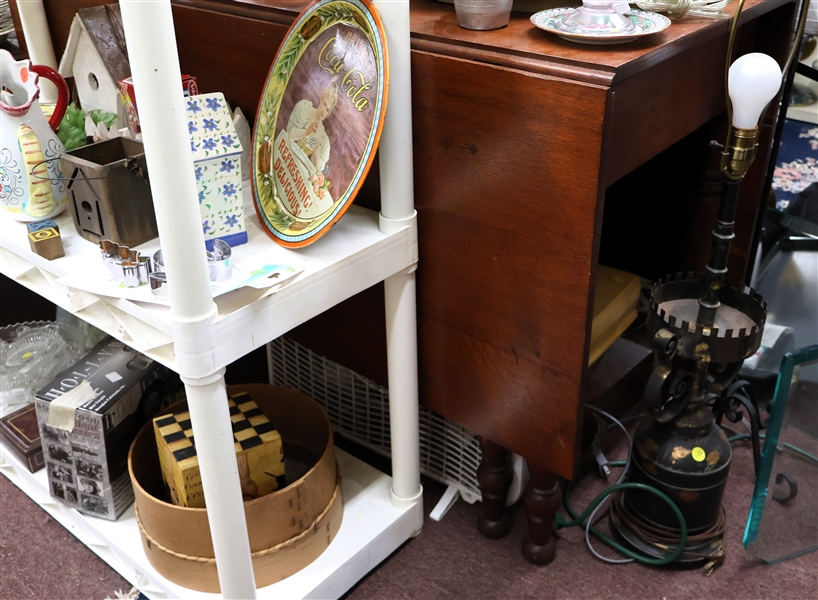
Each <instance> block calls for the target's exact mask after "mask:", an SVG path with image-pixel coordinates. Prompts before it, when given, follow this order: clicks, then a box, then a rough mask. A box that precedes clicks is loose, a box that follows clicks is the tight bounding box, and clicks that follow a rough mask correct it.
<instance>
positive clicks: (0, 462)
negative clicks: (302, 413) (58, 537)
mask: <svg viewBox="0 0 818 600" xmlns="http://www.w3.org/2000/svg"><path fill="white" fill-rule="evenodd" d="M335 453H336V457H337V458H338V464H339V466H340V468H341V477H342V491H343V497H344V521H343V523H342V525H341V529H340V530H339V531H338V535H337V536H336V537H335V539H334V540H333V541H332V543H331V544H330V546H329V548H327V550H326V551H324V553H323V554H321V556H320V557H318V559H317V560H315V561H314V562H312V563H311V564H310V565H308V566H307V567H305V568H304V569H302V570H301V571H299V572H298V573H296V574H295V575H293V576H292V577H288V578H287V579H284V580H283V581H280V582H278V583H276V584H273V585H269V586H267V587H264V588H260V589H259V590H258V598H276V599H282V598H287V599H290V598H293V599H294V598H337V597H339V596H341V595H342V594H344V593H345V592H346V591H347V590H349V589H350V588H351V587H352V586H353V585H355V583H356V582H357V581H358V580H359V579H360V578H361V577H363V576H364V575H366V573H368V572H369V571H370V570H371V569H372V568H374V567H375V566H376V565H378V564H379V563H380V562H381V561H383V560H385V559H386V558H387V557H388V556H389V555H390V554H391V553H392V552H394V551H395V550H396V549H397V548H398V547H399V546H400V545H401V544H402V543H403V542H405V541H406V540H407V539H409V538H410V537H413V536H414V535H416V534H417V533H418V532H419V531H420V528H421V526H422V524H423V503H422V502H418V503H415V504H414V505H412V506H411V507H409V508H405V509H399V508H396V507H395V506H393V504H392V499H391V489H392V478H391V477H388V476H387V475H384V474H383V473H381V472H380V471H378V470H377V469H375V468H373V467H371V466H369V465H367V464H366V463H364V462H362V461H360V460H358V459H357V458H355V457H353V456H351V455H349V454H347V453H346V452H344V451H343V450H340V449H337V448H336V450H335ZM0 472H2V473H3V475H5V476H6V477H7V478H8V479H9V480H10V481H11V482H12V483H14V484H15V485H16V486H17V487H19V488H20V489H21V490H22V491H23V492H24V493H25V494H26V495H28V496H29V497H30V498H31V499H32V500H34V502H36V503H37V504H38V505H40V507H41V508H42V509H43V510H45V511H46V512H47V513H48V514H49V515H51V517H52V518H54V520H55V521H57V522H59V523H60V524H61V525H63V526H64V527H65V528H66V529H68V530H69V531H70V532H71V533H72V534H74V535H75V536H76V537H77V539H79V540H80V541H81V542H82V543H83V544H85V545H86V546H87V547H88V548H89V549H90V550H92V551H93V552H94V553H95V554H96V555H97V556H99V557H100V558H101V559H102V560H104V561H105V562H106V563H108V564H109V565H110V566H111V568H113V569H114V570H115V571H117V572H118V573H119V574H120V575H122V577H123V578H124V579H126V580H127V581H128V582H129V583H130V584H131V585H133V586H134V587H137V588H139V589H140V590H141V591H142V592H143V593H144V594H145V595H146V596H148V597H149V598H151V599H152V600H163V599H165V598H185V599H188V598H189V599H195V598H202V599H213V598H218V595H217V594H206V593H203V592H195V591H192V590H189V589H187V588H183V587H180V586H178V585H176V584H175V583H173V582H171V581H168V580H167V579H165V578H164V577H163V576H162V575H159V574H158V573H157V572H156V571H155V570H154V568H153V567H152V566H151V565H150V563H149V562H148V559H147V557H146V556H145V552H144V550H143V549H142V541H141V539H140V536H139V529H138V527H137V524H136V519H135V518H134V512H133V506H131V508H129V509H128V510H127V511H126V512H125V513H124V514H123V515H122V516H121V517H120V518H119V519H118V520H117V521H106V520H103V519H95V518H94V517H87V516H85V515H83V514H81V513H79V512H77V511H76V510H74V509H72V508H67V507H65V506H63V505H62V504H60V503H59V502H57V501H56V500H54V499H53V498H51V496H50V495H49V491H48V481H47V478H46V472H45V469H41V470H40V471H38V472H37V473H30V472H29V471H28V470H27V469H26V468H25V466H23V464H22V463H21V462H20V461H19V460H18V459H17V457H16V456H14V455H13V454H12V453H11V452H9V451H8V450H7V449H6V448H5V447H4V446H2V445H0Z"/></svg>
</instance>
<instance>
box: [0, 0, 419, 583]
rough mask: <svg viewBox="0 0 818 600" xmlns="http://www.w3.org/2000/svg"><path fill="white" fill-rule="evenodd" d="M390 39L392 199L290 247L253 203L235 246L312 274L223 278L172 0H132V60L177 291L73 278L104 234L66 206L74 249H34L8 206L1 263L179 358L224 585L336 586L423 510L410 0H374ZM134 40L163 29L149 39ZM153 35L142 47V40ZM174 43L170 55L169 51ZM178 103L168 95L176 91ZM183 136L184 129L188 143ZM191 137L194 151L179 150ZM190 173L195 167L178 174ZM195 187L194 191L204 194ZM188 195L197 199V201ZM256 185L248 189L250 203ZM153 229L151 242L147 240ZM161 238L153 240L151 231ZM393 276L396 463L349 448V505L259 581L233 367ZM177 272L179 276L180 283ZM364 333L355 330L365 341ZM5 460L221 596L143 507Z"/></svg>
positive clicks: (127, 544) (54, 511) (143, 574)
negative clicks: (182, 561)
mask: <svg viewBox="0 0 818 600" xmlns="http://www.w3.org/2000/svg"><path fill="white" fill-rule="evenodd" d="M374 4H375V6H376V7H377V9H378V11H379V14H380V17H381V19H382V21H383V23H384V29H385V31H386V36H387V44H388V48H389V54H390V72H391V78H390V81H389V92H390V93H389V107H388V111H387V115H386V120H385V125H384V131H383V136H382V139H381V145H380V167H381V181H382V185H381V195H382V208H381V214H380V215H379V214H376V213H374V212H372V211H369V210H366V209H362V208H358V207H352V208H351V209H350V210H349V211H348V212H347V214H346V215H345V216H344V217H343V218H342V219H341V220H340V221H339V222H338V224H337V225H336V226H335V227H333V229H332V231H330V232H329V233H327V234H326V235H325V236H324V237H322V238H321V239H320V240H319V241H318V242H316V243H314V244H312V245H311V246H308V247H307V248H303V249H299V250H288V249H285V248H283V247H281V246H279V245H277V244H275V243H274V242H273V241H272V240H270V239H269V238H268V237H267V236H266V234H265V233H264V232H263V231H262V229H261V226H260V225H259V223H258V220H257V218H256V217H255V216H250V215H254V212H253V211H252V210H250V211H249V212H248V217H247V229H248V234H249V237H250V241H249V243H248V244H246V245H244V246H238V247H236V248H235V249H234V260H235V261H237V262H238V261H241V259H242V256H243V255H247V256H249V255H254V256H256V255H258V254H259V253H262V254H263V256H264V259H265V261H266V262H268V263H269V264H287V265H293V266H294V267H296V269H297V271H299V272H298V274H297V275H295V276H294V277H292V278H290V279H289V280H287V281H284V282H283V283H282V284H281V285H279V286H276V287H272V288H268V289H266V290H256V289H252V288H243V289H241V290H237V291H234V292H230V293H228V294H226V295H223V296H219V297H218V298H216V300H215V302H214V300H213V298H212V295H211V291H210V283H209V280H208V278H207V270H206V264H205V262H204V255H203V252H202V250H201V248H202V246H203V238H202V237H201V234H200V231H201V227H200V223H199V208H198V202H197V200H196V194H195V180H194V178H193V165H192V158H191V156H190V153H189V152H188V151H187V148H186V146H187V144H188V142H187V141H186V140H187V130H186V125H185V122H184V117H183V114H184V111H183V110H181V106H182V105H181V96H180V95H179V94H178V93H176V89H177V88H178V77H179V72H180V71H179V63H178V52H177V49H176V41H175V37H174V33H173V22H172V16H171V11H170V2H169V0H160V1H157V2H140V1H139V0H121V2H120V5H121V8H122V14H123V22H124V28H125V34H126V39H127V40H128V42H129V46H130V48H131V52H130V58H131V68H132V72H133V76H134V80H135V83H136V87H137V89H140V86H141V87H142V89H143V90H153V92H152V93H150V94H149V93H146V92H145V91H143V92H139V93H140V121H141V125H142V129H143V135H144V142H145V150H146V156H147V159H148V169H149V171H150V173H151V189H152V192H153V198H154V205H155V209H156V215H157V223H158V226H159V239H160V242H161V247H162V250H163V253H164V257H165V266H166V271H167V272H168V274H169V280H170V286H171V287H170V294H171V299H170V306H162V305H156V304H150V303H145V302H139V301H136V300H127V299H122V298H117V297H113V296H108V295H106V294H105V293H104V290H100V289H95V290H93V291H89V290H87V289H85V290H81V289H78V288H75V287H72V286H71V285H68V284H67V283H66V282H70V281H71V278H72V277H74V278H76V277H78V276H82V274H83V273H84V272H87V271H88V270H89V269H96V268H101V267H100V266H98V265H99V258H98V251H97V249H96V246H95V245H94V244H92V243H90V242H87V241H85V240H83V239H82V238H81V237H80V236H78V235H77V234H76V231H75V230H74V226H73V222H72V220H71V219H70V217H68V216H66V215H63V216H62V217H60V218H59V219H58V223H59V225H60V231H61V234H62V237H63V244H64V247H65V253H66V256H65V257H63V258H59V259H55V260H53V261H47V260H44V259H42V258H41V257H39V256H37V255H35V254H34V253H32V252H31V251H30V249H29V246H28V242H27V239H26V229H25V225H24V224H20V223H16V222H14V221H12V220H10V219H8V218H7V217H5V216H3V217H1V218H0V219H1V220H0V271H1V272H2V273H3V274H4V275H6V276H7V277H9V278H11V279H14V280H15V281H17V282H19V283H21V284H22V285H24V286H26V287H28V288H29V289H31V290H33V291H34V292H36V293H38V294H40V295H42V296H43V297H45V298H47V299H49V300H51V301H52V302H54V303H55V304H57V305H59V306H61V307H63V308H65V309H67V310H69V311H71V312H73V313H74V314H76V315H77V316H79V317H80V318H82V319H84V320H86V321H88V322H89V323H91V324H93V325H95V326H96V327H98V328H100V329H102V330H103V331H105V332H107V333H109V334H111V335H113V336H114V337H116V338H118V339H120V340H122V341H123V342H125V343H127V344H129V345H130V346H132V347H134V348H135V349H137V350H139V351H141V352H143V353H145V354H146V355H148V356H150V357H152V358H154V359H155V360H157V361H159V362H161V363H162V364H164V365H166V366H168V367H170V368H171V369H174V370H175V371H177V372H178V373H179V374H180V376H181V377H182V380H183V381H184V383H185V387H186V392H187V396H188V402H189V405H190V410H191V420H192V422H193V428H194V430H196V440H197V449H198V453H199V457H200V468H201V473H202V482H203V487H204V491H205V496H206V499H207V505H208V517H209V520H210V528H211V532H212V535H213V541H214V548H215V550H216V563H217V566H218V571H219V580H220V583H221V588H222V594H223V596H224V597H225V598H252V597H255V595H256V594H257V593H258V596H259V597H277V598H296V597H298V598H301V597H321V598H326V597H335V596H339V595H341V594H343V593H344V592H345V591H346V590H348V589H349V588H350V587H351V586H352V585H354V584H355V582H357V581H358V580H359V579H360V578H361V577H363V576H364V575H365V574H366V573H367V572H368V571H369V570H370V569H372V568H373V567H374V566H376V565H377V564H378V563H380V562H381V561H382V560H384V559H385V558H386V557H387V556H389V554H390V553H392V552H393V551H394V550H395V549H397V548H398V547H399V546H400V545H401V544H402V543H403V542H405V541H406V540H407V539H409V538H410V537H412V536H414V535H417V534H418V533H419V532H420V528H421V526H422V523H423V506H422V489H421V486H420V472H419V457H418V398H417V393H418V392H417V337H416V332H417V323H416V313H415V310H416V308H415V306H416V305H415V275H414V270H415V266H416V264H417V229H416V218H415V211H414V202H413V193H414V192H413V182H412V138H411V78H410V70H409V69H410V54H409V2H408V0H376V1H375V2H374ZM134 40H136V41H138V40H144V41H148V40H149V43H146V44H142V45H141V47H140V44H139V43H137V42H134ZM135 47H140V49H139V50H134V48H135ZM169 57H170V58H171V59H172V60H170V59H169ZM177 97H178V106H176V105H175V104H174V102H175V101H176V100H173V101H171V102H167V101H162V99H163V98H165V99H167V98H174V99H175V98H177ZM182 141H184V143H182ZM180 149H183V150H180ZM184 173H189V174H190V175H189V177H185V176H180V174H184ZM191 192H192V193H191ZM183 199H185V200H183ZM249 200H250V198H249V196H246V197H245V201H246V202H249ZM150 247H151V243H147V244H145V245H144V248H145V249H146V250H147V249H148V248H150ZM153 247H155V246H153ZM379 281H384V286H385V294H386V320H387V323H386V325H387V351H388V364H389V387H390V391H391V394H390V413H391V431H392V457H393V458H392V471H393V476H392V477H387V476H386V475H384V474H382V473H380V472H378V471H377V470H375V469H373V468H372V467H370V466H368V465H366V464H364V463H362V462H361V461H359V460H357V459H355V458H353V457H351V456H349V455H348V454H345V453H343V452H340V451H339V452H338V455H339V464H340V468H341V476H342V478H343V482H344V483H343V494H344V520H343V524H342V526H341V530H340V531H339V533H338V535H337V537H336V538H335V540H333V542H332V544H331V545H330V547H329V548H328V549H327V551H326V552H325V553H324V554H322V556H321V557H320V558H319V559H318V560H316V561H315V562H314V563H312V564H311V565H310V566H308V567H307V568H305V569H303V570H302V571H300V572H299V573H297V574H295V575H293V576H292V577H289V578H287V579H286V580H284V581H281V582H279V583H277V584H274V585H271V586H268V587H266V588H263V589H261V590H256V589H255V585H254V582H253V577H252V563H251V560H250V548H249V541H248V538H247V535H246V531H247V529H246V523H245V521H244V511H243V509H242V500H241V494H240V491H239V480H238V470H237V466H236V461H235V458H234V453H233V450H232V435H230V433H231V427H230V419H229V415H228V412H227V402H226V392H225V384H224V377H223V375H224V368H225V367H226V366H227V365H228V364H230V363H231V362H233V361H235V360H236V359H238V358H240V357H241V356H243V355H245V354H247V353H248V352H250V351H252V350H253V349H255V348H258V347H260V346H262V345H264V344H266V343H267V342H269V341H271V340H273V339H275V338H276V337H278V336H280V335H282V334H283V333H286V332H287V331H289V330H290V329H292V328H294V327H296V326H297V325H299V324H301V323H303V322H304V321H306V320H308V319H310V318H312V317H314V316H316V315H318V314H320V313H321V312H323V311H325V310H326V309H328V308H330V307H331V306H333V305H335V304H337V303H338V302H341V301H343V300H345V299H346V298H349V297H350V296H352V295H354V294H356V293H358V292H360V291H363V290H364V289H366V288H368V287H370V286H372V285H374V284H375V283H378V282H379ZM174 282H176V283H175V284H174ZM350 343H354V342H353V341H351V342H350ZM0 470H2V472H3V473H4V474H5V475H6V476H7V477H9V478H10V479H11V480H12V481H14V482H15V483H16V484H17V485H18V486H19V487H20V488H21V489H22V490H23V491H25V492H26V493H27V494H28V495H29V496H31V497H32V498H33V499H34V500H35V501H37V502H38V503H39V504H40V505H41V506H42V507H43V508H44V509H45V510H46V511H47V512H49V513H50V514H51V515H52V516H54V518H55V519H56V520H58V521H59V522H61V523H62V524H63V525H65V526H66V527H67V528H68V529H69V530H71V531H72V532H73V533H74V534H75V535H76V536H77V537H78V538H79V539H80V540H81V541H83V543H85V544H86V545H87V546H88V547H89V548H91V549H92V550H93V551H94V552H96V553H97V554H98V555H99V556H101V557H102V558H103V559H104V560H106V562H108V563H109V564H110V565H111V566H112V567H114V568H115V569H116V570H117V571H119V572H120V573H121V574H122V575H123V576H124V577H125V578H126V579H127V580H129V581H131V582H132V583H133V584H134V585H135V586H137V587H138V588H140V589H141V590H142V591H144V592H145V593H146V595H147V596H149V597H151V598H166V597H184V598H189V597H194V596H202V597H212V596H213V595H212V594H197V593H195V592H191V591H190V590H187V589H183V588H180V587H179V586H176V585H175V584H173V583H171V582H169V581H167V580H166V579H165V578H164V577H162V576H160V575H159V574H158V573H156V571H155V570H154V569H153V568H152V567H151V566H150V564H149V563H148V562H147V558H146V557H145V554H144V552H143V550H142V546H141V543H140V538H139V532H138V528H137V525H136V522H135V519H134V517H133V510H132V509H131V510H130V511H129V512H127V513H126V514H125V515H123V516H122V517H121V518H120V519H119V520H118V521H116V522H108V521H103V520H99V519H94V518H90V517H85V516H83V515H81V514H80V513H78V512H77V511H75V510H72V509H66V508H65V507H63V506H62V505H60V504H58V503H56V502H54V501H53V500H52V499H51V498H50V496H49V493H48V487H47V483H46V481H45V475H44V473H43V472H40V473H38V474H36V475H31V474H30V473H28V472H27V471H26V469H25V468H24V467H23V466H22V465H21V464H20V463H19V461H17V460H16V459H15V458H14V457H13V456H11V455H10V454H9V453H8V452H7V451H6V450H5V449H3V452H2V461H1V462H0Z"/></svg>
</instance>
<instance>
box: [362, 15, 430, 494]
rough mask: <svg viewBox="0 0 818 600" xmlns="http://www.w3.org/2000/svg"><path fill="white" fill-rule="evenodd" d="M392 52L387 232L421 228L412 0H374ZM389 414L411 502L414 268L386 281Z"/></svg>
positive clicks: (397, 471)
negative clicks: (414, 161) (414, 163)
mask: <svg viewBox="0 0 818 600" xmlns="http://www.w3.org/2000/svg"><path fill="white" fill-rule="evenodd" d="M374 4H375V8H377V10H378V13H379V14H380V17H381V20H382V21H383V26H384V30H385V31H386V43H387V49H388V52H389V73H390V79H389V100H388V102H389V104H388V106H387V109H386V119H385V121H384V128H383V134H382V136H381V145H380V167H381V215H380V228H381V231H382V232H383V233H392V232H394V231H396V230H398V229H401V228H403V227H412V228H413V229H414V230H415V231H416V226H417V225H416V223H417V213H416V212H415V208H414V196H415V194H414V180H413V173H412V77H411V72H412V71H411V67H412V65H411V55H410V42H409V0H375V2H374ZM384 294H385V301H386V302H385V303H386V351H387V365H388V369H389V413H390V435H391V438H392V478H393V482H392V502H393V503H394V504H395V506H398V507H405V506H411V505H412V504H414V503H415V502H417V501H418V500H419V498H420V497H421V495H422V494H423V489H422V488H421V485H420V449H419V448H420V446H419V442H420V433H419V422H418V359H417V312H416V311H417V308H416V296H415V267H414V266H413V267H411V268H410V269H407V270H406V271H404V272H402V273H398V274H396V275H393V276H392V277H389V278H388V279H386V280H385V281H384Z"/></svg>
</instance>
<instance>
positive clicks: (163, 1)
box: [120, 0, 256, 598]
mask: <svg viewBox="0 0 818 600" xmlns="http://www.w3.org/2000/svg"><path fill="white" fill-rule="evenodd" d="M120 7H121V9H122V24H123V28H124V30H125V38H126V41H127V43H128V51H129V52H128V54H129V59H130V63H131V73H132V75H133V79H134V87H135V89H136V94H137V96H138V97H139V120H140V126H141V128H142V138H143V142H144V146H145V158H146V160H147V163H148V171H149V172H150V174H151V176H150V183H151V193H152V194H153V202H154V209H155V212H156V224H157V228H158V230H159V239H160V242H161V245H162V252H163V254H164V258H165V269H166V271H167V274H168V285H169V287H170V302H171V314H172V323H173V334H174V340H175V344H174V352H175V354H176V361H177V366H178V370H179V374H180V375H181V376H182V381H184V383H185V391H186V393H187V399H188V407H189V409H190V420H191V423H192V425H193V430H194V431H195V432H196V450H197V455H198V458H199V469H200V471H201V476H202V487H203V488H204V495H205V500H206V502H207V516H208V522H209V524H210V532H211V535H212V538H213V547H214V550H215V554H216V566H217V570H218V573H219V584H220V586H221V592H222V595H223V596H224V597H225V598H255V597H256V587H255V580H254V577H253V564H252V560H251V556H250V541H249V536H248V533H247V523H246V521H245V516H244V504H243V501H242V495H241V488H240V484H239V474H238V466H237V464H236V457H235V451H234V449H233V433H232V428H231V422H230V414H229V412H228V410H229V409H228V406H227V394H226V389H225V383H224V370H223V369H219V368H217V367H216V364H215V360H214V353H213V348H214V341H213V335H212V324H213V321H214V319H215V317H216V306H215V304H214V303H213V296H212V292H211V290H210V277H209V275H208V270H207V261H206V257H205V245H204V235H203V233H202V228H201V217H200V214H199V204H198V201H197V194H196V180H195V175H194V168H193V156H192V154H191V152H190V139H189V137H188V132H187V126H186V122H185V106H184V97H183V95H182V89H181V83H180V82H181V75H180V73H181V70H180V68H179V54H178V50H177V47H176V34H175V32H174V28H173V15H172V13H171V7H170V0H152V1H150V2H146V1H144V0H121V2H120ZM210 364H212V365H213V369H212V370H209V369H208V365H210ZM202 373H206V375H204V376H201V374H202Z"/></svg>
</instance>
